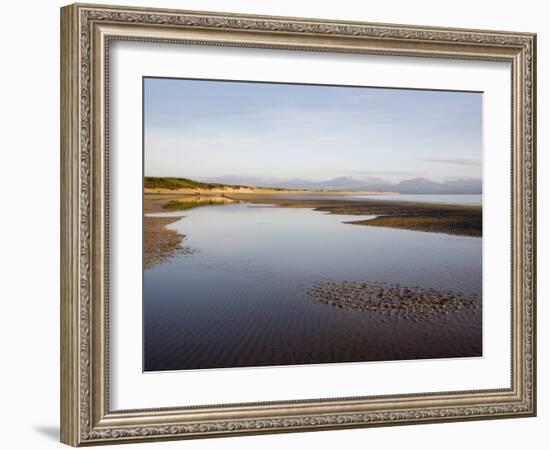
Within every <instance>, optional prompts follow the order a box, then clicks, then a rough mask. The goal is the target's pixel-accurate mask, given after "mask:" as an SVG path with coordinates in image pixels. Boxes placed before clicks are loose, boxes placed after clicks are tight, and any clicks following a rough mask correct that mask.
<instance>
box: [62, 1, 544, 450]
mask: <svg viewBox="0 0 550 450" xmlns="http://www.w3.org/2000/svg"><path fill="white" fill-rule="evenodd" d="M535 54H536V40H535V35H534V34H532V33H518V32H505V31H485V30H467V29H447V28H433V27H422V26H408V25H385V24H373V23H359V22H345V23H344V22H337V21H329V20H316V19H301V18H287V17H263V16H262V17H259V16H248V15H240V14H227V13H210V12H196V11H175V10H161V9H143V8H130V7H111V6H105V5H104V6H97V5H82V4H75V5H71V6H67V7H64V8H62V9H61V59H62V61H61V91H62V98H61V110H62V115H61V172H62V192H61V200H62V201H61V205H62V211H61V225H62V248H61V262H62V270H61V273H62V279H61V291H62V297H61V314H62V320H61V322H62V324H61V326H62V328H61V355H62V360H61V369H62V371H61V406H62V407H61V410H62V412H61V440H62V442H64V443H66V444H70V445H73V446H79V445H93V444H107V443H123V442H137V441H146V440H162V439H182V438H199V437H216V436H231V435H238V434H241V435H242V434H258V433H275V432H296V431H312V430H326V429H333V428H344V427H367V426H382V425H384V426H385V425H401V424H421V423H433V422H444V421H459V420H476V419H497V418H509V417H529V416H533V415H535V414H536V383H535V381H536V380H535V379H536V367H535V364H536V353H535V347H536V339H535V319H536V318H535V275H536V272H535V261H536V253H535V252H536V238H535V233H536V212H535V198H536V191H535V178H536V177H535V170H536V169H535V162H536V161H535V145H536V128H535V127H536V122H535V86H536V74H535V68H536V63H535Z"/></svg>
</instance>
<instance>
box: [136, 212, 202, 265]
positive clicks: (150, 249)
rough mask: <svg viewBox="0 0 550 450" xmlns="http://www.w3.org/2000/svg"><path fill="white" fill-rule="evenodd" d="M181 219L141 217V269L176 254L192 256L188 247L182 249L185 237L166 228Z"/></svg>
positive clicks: (191, 250)
mask: <svg viewBox="0 0 550 450" xmlns="http://www.w3.org/2000/svg"><path fill="white" fill-rule="evenodd" d="M181 218H182V217H152V216H147V215H145V216H144V217H143V268H144V269H150V268H151V267H153V266H155V265H157V264H160V263H162V262H164V261H167V260H169V259H170V258H172V257H174V256H175V255H176V254H192V253H194V250H193V249H192V248H190V247H182V246H181V243H182V242H183V240H184V239H185V235H184V234H181V233H178V232H177V231H176V230H170V229H168V228H166V226H167V225H170V224H171V223H174V222H177V221H178V220H180V219H181Z"/></svg>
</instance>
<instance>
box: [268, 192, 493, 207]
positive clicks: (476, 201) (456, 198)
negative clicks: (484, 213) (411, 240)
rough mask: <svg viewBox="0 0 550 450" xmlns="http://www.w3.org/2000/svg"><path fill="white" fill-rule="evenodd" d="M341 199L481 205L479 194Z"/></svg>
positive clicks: (325, 197)
mask: <svg viewBox="0 0 550 450" xmlns="http://www.w3.org/2000/svg"><path fill="white" fill-rule="evenodd" d="M274 197H276V198H292V199H295V200H307V199H309V200H334V198H335V196H334V195H315V194H314V195H307V194H305V195H296V194H287V195H285V194H280V195H274ZM338 197H339V198H341V199H342V200H356V201H360V200H365V199H368V200H388V201H390V200H391V201H399V202H420V203H437V204H440V205H441V204H443V205H478V206H479V205H481V201H482V195H481V194H379V195H340V196H338Z"/></svg>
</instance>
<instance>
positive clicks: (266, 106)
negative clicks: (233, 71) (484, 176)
mask: <svg viewBox="0 0 550 450" xmlns="http://www.w3.org/2000/svg"><path fill="white" fill-rule="evenodd" d="M144 138H145V140H144V144H145V155H144V161H145V175H147V176H175V177H185V178H194V179H199V180H200V179H203V178H213V177H223V176H228V175H230V176H238V177H258V178H262V179H266V180H286V179H295V178H299V179H307V180H312V181H320V180H328V179H331V178H336V177H342V176H346V177H347V176H352V177H372V176H374V177H380V178H383V179H385V180H389V181H400V180H402V179H408V178H414V177H426V178H429V179H432V180H437V181H442V180H448V179H457V178H481V157H482V94H480V93H468V92H447V91H422V90H408V89H407V90H405V89H380V88H365V87H333V86H311V85H295V84H271V83H269V84H267V83H246V82H227V81H200V80H182V79H158V78H145V79H144Z"/></svg>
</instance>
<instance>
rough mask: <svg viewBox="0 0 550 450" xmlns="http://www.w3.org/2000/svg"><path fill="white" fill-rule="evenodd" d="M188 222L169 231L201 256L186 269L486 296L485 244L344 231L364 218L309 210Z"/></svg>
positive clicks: (230, 209) (226, 214) (196, 217)
mask: <svg viewBox="0 0 550 450" xmlns="http://www.w3.org/2000/svg"><path fill="white" fill-rule="evenodd" d="M186 216H187V217H185V218H184V219H182V220H181V221H179V222H176V223H174V224H172V225H170V226H169V228H172V229H176V230H178V231H180V232H181V233H182V234H185V235H187V236H188V240H187V243H188V244H189V245H191V246H192V247H196V248H199V249H200V250H201V253H200V255H197V256H196V257H193V258H192V259H189V258H181V259H180V261H179V264H182V265H184V266H185V265H188V264H193V265H194V266H198V265H201V264H207V265H209V266H211V265H220V267H222V266H223V267H225V268H226V269H227V270H230V271H241V272H247V273H250V274H253V273H257V274H259V273H266V274H269V277H274V278H277V279H281V280H292V279H295V280H311V281H313V280H316V279H319V278H320V277H327V278H334V279H336V280H338V279H368V280H373V281H386V282H390V283H403V284H411V283H412V284H414V285H424V286H426V287H441V288H451V289H460V290H466V291H471V290H473V291H475V292H479V288H480V282H481V244H480V243H481V240H480V239H478V238H468V237H457V236H449V235H444V234H435V233H424V232H415V231H405V230H396V229H390V228H378V227H376V228H375V227H365V226H360V225H351V224H344V223H342V222H345V221H351V220H359V219H362V218H364V216H351V215H347V216H345V215H337V214H329V213H323V212H318V211H311V210H309V209H303V208H278V207H269V206H267V207H262V206H256V205H246V204H238V205H228V206H221V207H219V206H218V207H203V208H199V209H195V210H193V211H188V212H187V214H186ZM175 264H178V263H177V262H176V263H175Z"/></svg>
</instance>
